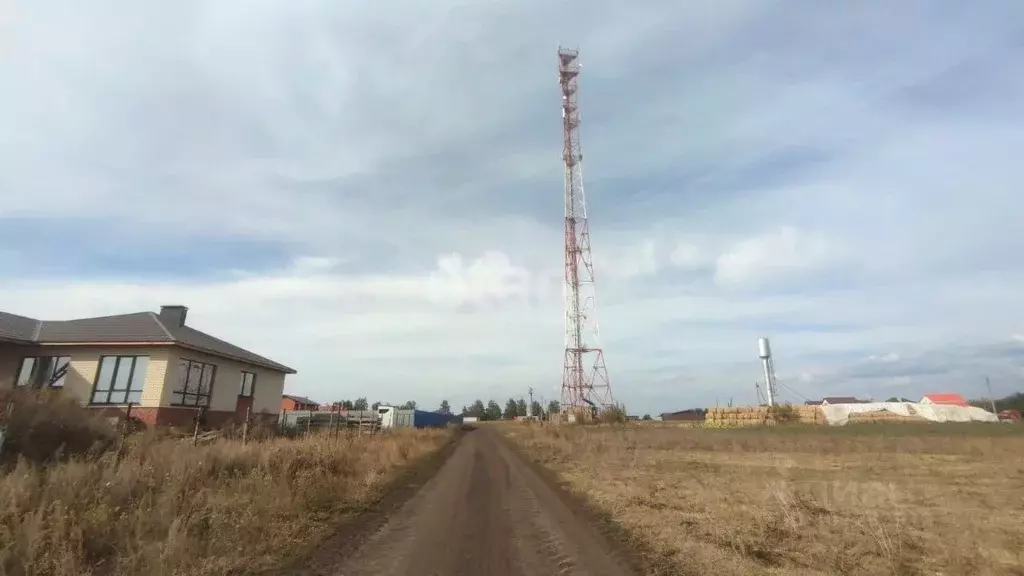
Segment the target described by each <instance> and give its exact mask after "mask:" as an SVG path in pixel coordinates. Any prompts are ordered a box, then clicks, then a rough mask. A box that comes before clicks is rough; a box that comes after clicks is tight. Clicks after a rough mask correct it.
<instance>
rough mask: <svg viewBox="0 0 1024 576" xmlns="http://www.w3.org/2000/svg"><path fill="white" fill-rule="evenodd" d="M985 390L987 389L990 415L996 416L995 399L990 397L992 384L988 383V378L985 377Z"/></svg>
mask: <svg viewBox="0 0 1024 576" xmlns="http://www.w3.org/2000/svg"><path fill="white" fill-rule="evenodd" d="M985 388H987V389H988V401H989V402H990V403H991V404H992V413H993V414H998V412H996V399H995V397H994V396H992V383H991V382H989V381H988V376H985Z"/></svg>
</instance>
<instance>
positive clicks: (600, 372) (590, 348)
mask: <svg viewBox="0 0 1024 576" xmlns="http://www.w3.org/2000/svg"><path fill="white" fill-rule="evenodd" d="M579 75H580V63H579V50H571V49H566V48H561V47H559V48H558V83H559V85H560V86H561V88H562V140H563V146H562V160H563V162H564V163H565V284H564V290H563V292H564V297H565V365H564V368H563V372H562V410H563V411H570V412H578V411H580V410H586V411H591V410H596V409H602V408H606V407H608V406H611V405H613V404H614V403H615V401H614V398H613V397H612V385H611V380H610V379H609V378H608V368H607V367H606V366H605V361H604V351H603V350H602V349H601V348H600V346H599V345H598V342H597V338H598V332H599V331H598V324H597V305H596V292H595V289H594V263H593V260H592V259H591V254H590V227H589V225H588V222H587V201H586V197H585V196H584V193H583V151H582V149H581V148H580V110H579V100H578V81H579Z"/></svg>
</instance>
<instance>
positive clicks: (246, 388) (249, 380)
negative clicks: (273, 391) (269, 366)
mask: <svg viewBox="0 0 1024 576" xmlns="http://www.w3.org/2000/svg"><path fill="white" fill-rule="evenodd" d="M255 387H256V375H255V374H253V373H252V372H246V371H244V370H243V371H242V385H241V389H240V390H239V391H238V395H239V396H245V397H247V398H248V397H251V396H252V392H253V388H255Z"/></svg>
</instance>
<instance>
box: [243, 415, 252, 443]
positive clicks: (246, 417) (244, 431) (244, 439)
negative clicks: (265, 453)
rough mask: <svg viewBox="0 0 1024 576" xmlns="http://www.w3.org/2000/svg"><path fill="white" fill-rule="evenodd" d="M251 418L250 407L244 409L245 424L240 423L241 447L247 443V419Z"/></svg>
mask: <svg viewBox="0 0 1024 576" xmlns="http://www.w3.org/2000/svg"><path fill="white" fill-rule="evenodd" d="M251 417H252V406H249V407H248V408H246V409H245V422H242V446H245V445H246V443H247V442H248V441H249V418H251Z"/></svg>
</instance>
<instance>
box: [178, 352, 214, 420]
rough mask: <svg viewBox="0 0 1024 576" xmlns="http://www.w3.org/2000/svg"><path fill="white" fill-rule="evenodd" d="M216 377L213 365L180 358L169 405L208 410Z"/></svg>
mask: <svg viewBox="0 0 1024 576" xmlns="http://www.w3.org/2000/svg"><path fill="white" fill-rule="evenodd" d="M216 376H217V367H216V366H214V365H213V364H206V363H204V362H197V361H195V360H188V359H186V358H182V359H181V360H179V361H178V379H177V382H176V383H175V385H174V392H172V393H171V404H173V405H175V406H202V407H207V408H209V406H210V397H211V396H212V395H213V381H214V379H215V378H216Z"/></svg>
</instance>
